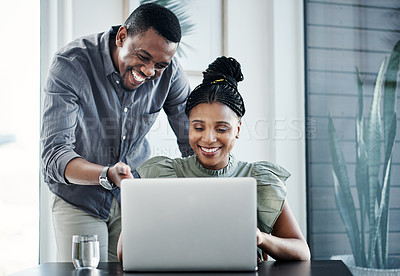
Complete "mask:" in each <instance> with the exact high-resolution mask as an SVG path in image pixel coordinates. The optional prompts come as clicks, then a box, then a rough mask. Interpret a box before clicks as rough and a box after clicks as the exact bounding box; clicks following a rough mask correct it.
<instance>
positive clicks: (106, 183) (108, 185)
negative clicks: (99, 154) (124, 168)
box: [99, 166, 117, 190]
mask: <svg viewBox="0 0 400 276" xmlns="http://www.w3.org/2000/svg"><path fill="white" fill-rule="evenodd" d="M109 168H110V167H109V166H105V167H104V168H103V169H102V170H101V173H100V177H99V183H100V185H101V186H102V187H103V188H104V189H107V190H114V189H115V188H117V185H115V184H114V183H112V182H111V181H110V180H108V177H107V172H108V169H109Z"/></svg>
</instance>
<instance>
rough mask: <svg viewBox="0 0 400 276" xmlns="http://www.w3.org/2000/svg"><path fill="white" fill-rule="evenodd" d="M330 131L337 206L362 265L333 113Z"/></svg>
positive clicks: (346, 173) (329, 126)
mask: <svg viewBox="0 0 400 276" xmlns="http://www.w3.org/2000/svg"><path fill="white" fill-rule="evenodd" d="M328 131H329V149H330V152H331V157H332V164H333V180H334V187H335V201H336V206H337V208H338V210H339V214H340V217H341V219H342V221H343V223H344V225H345V228H346V231H347V234H348V236H349V240H350V245H351V248H352V251H353V255H354V260H355V262H356V264H357V265H361V264H362V263H363V261H362V254H361V252H360V231H359V228H358V222H357V214H356V208H355V206H354V201H353V197H352V195H351V190H350V181H349V176H348V172H347V167H346V161H345V160H344V155H343V152H342V149H341V147H340V145H339V139H338V136H337V133H336V129H335V126H334V123H333V120H332V117H331V115H329V122H328Z"/></svg>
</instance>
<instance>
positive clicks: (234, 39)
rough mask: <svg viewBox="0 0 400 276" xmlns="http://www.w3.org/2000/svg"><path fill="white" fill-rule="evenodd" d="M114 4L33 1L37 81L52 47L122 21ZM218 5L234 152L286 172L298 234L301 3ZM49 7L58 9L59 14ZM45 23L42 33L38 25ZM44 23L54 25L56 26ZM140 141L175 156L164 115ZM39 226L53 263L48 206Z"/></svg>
mask: <svg viewBox="0 0 400 276" xmlns="http://www.w3.org/2000/svg"><path fill="white" fill-rule="evenodd" d="M89 2H90V4H89ZM122 2H123V1H122V0H121V1H112V3H111V1H106V0H103V1H98V0H90V1H89V0H86V1H78V0H67V1H62V0H58V1H54V0H41V3H42V31H43V30H44V29H45V30H46V32H47V33H43V34H42V36H43V37H42V44H43V46H42V83H43V80H44V79H43V77H44V76H45V74H46V73H45V72H46V71H47V69H48V62H49V57H51V56H52V54H53V53H54V51H55V49H56V48H58V47H60V46H61V45H63V44H65V43H66V42H67V41H69V40H70V39H71V38H72V37H77V36H81V35H84V34H86V33H92V32H97V31H102V30H107V29H108V28H109V26H111V25H115V24H120V23H122V22H123V19H122ZM226 2H227V5H228V6H227V13H228V14H227V20H228V21H227V22H228V24H227V25H228V26H227V38H228V41H227V42H228V45H227V48H228V49H227V51H228V53H227V55H228V56H233V57H235V58H236V59H237V60H238V61H239V62H240V63H241V65H242V71H243V74H244V76H245V80H244V81H243V82H241V83H240V84H239V91H240V92H241V93H242V95H243V98H244V100H245V104H246V108H247V112H246V115H245V116H244V118H243V120H244V122H243V126H242V132H241V136H240V139H239V140H238V141H237V145H236V147H235V150H234V153H235V155H236V156H237V157H238V158H239V159H242V160H245V161H257V160H270V161H273V162H277V163H279V164H280V165H282V166H284V167H285V168H287V169H288V170H289V171H290V172H291V173H292V177H291V178H290V179H289V181H288V182H287V187H288V201H289V202H290V205H291V207H292V210H293V212H294V214H295V216H296V218H297V220H298V221H299V224H300V227H301V229H302V230H303V233H304V234H306V195H305V150H304V145H305V141H304V83H303V79H304V77H303V75H304V73H303V71H304V69H303V68H304V67H303V64H304V61H303V56H304V54H303V53H304V52H303V35H302V34H303V28H302V25H303V7H302V1H296V0H268V1H265V0H246V1H243V0H229V1H226ZM50 3H51V4H50ZM54 3H62V5H63V8H61V6H62V5H59V7H58V8H57V7H56V6H57V5H55V4H54ZM111 4H112V5H111ZM65 5H67V6H65ZM90 7H96V9H95V10H94V9H91V8H90ZM57 14H58V15H59V16H58V17H57V16H56V15H57ZM106 14H107V16H104V15H106ZM60 18H61V19H63V18H64V20H60ZM47 20H48V22H46V23H47V24H46V26H47V27H46V28H45V27H44V26H43V21H47ZM60 21H61V22H60ZM118 21H119V22H118ZM50 22H58V26H57V25H56V26H52V24H49V23H50ZM61 42H62V43H61ZM211 61H212V60H210V62H211ZM204 69H205V68H204ZM190 80H191V83H192V87H194V86H195V85H196V84H198V83H199V82H200V81H201V77H199V76H197V77H196V76H192V77H191V78H190ZM148 137H149V140H150V143H151V146H152V149H153V154H155V155H157V154H165V155H170V156H176V155H177V147H176V141H175V139H174V136H173V134H172V131H171V130H170V128H169V127H167V122H166V118H165V116H160V119H159V121H158V122H156V124H155V125H154V127H153V129H152V130H151V131H150V133H149V135H148ZM43 186H44V185H43ZM47 190H48V189H47V187H42V190H41V192H42V197H43V198H42V206H45V205H46V204H47V202H46V201H47V200H48V199H47V196H46V194H47V193H48V191H47ZM46 206H48V204H47V205H46ZM41 222H42V223H41V225H42V227H41V237H42V239H41V262H44V261H50V260H54V257H53V256H54V245H53V243H54V241H53V240H49V233H50V234H51V235H52V233H51V225H50V220H49V212H48V208H47V209H45V207H42V216H41ZM51 235H50V236H51Z"/></svg>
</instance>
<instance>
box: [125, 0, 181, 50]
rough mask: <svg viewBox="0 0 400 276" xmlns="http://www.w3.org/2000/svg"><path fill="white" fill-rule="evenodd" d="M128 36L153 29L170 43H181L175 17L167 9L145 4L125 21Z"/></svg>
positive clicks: (177, 22) (177, 21)
mask: <svg viewBox="0 0 400 276" xmlns="http://www.w3.org/2000/svg"><path fill="white" fill-rule="evenodd" d="M125 27H126V28H127V30H128V35H129V36H133V35H137V34H142V33H144V32H146V31H147V30H148V29H149V28H153V29H154V30H155V31H156V32H157V33H158V34H159V35H161V36H162V37H164V38H165V39H166V40H168V41H170V42H175V43H179V42H180V41H181V37H182V34H181V26H180V24H179V20H178V18H177V17H176V15H175V14H174V13H173V12H172V11H170V10H169V9H167V8H165V7H163V6H160V5H157V4H154V3H147V4H143V5H140V6H139V7H138V8H137V9H135V10H134V11H133V12H132V13H131V15H129V17H128V18H127V19H126V21H125Z"/></svg>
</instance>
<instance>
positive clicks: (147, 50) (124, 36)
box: [115, 27, 178, 90]
mask: <svg viewBox="0 0 400 276" xmlns="http://www.w3.org/2000/svg"><path fill="white" fill-rule="evenodd" d="M115 42H116V46H117V56H116V57H117V58H116V59H117V60H116V61H117V62H116V63H117V67H118V68H117V69H118V70H119V73H120V75H121V79H122V86H123V87H124V88H125V89H127V90H135V89H136V88H138V87H139V86H141V85H142V84H143V83H144V82H145V81H151V80H154V79H156V78H158V77H160V76H161V74H162V72H163V71H164V70H165V68H167V66H168V65H169V64H170V62H171V60H172V57H173V56H174V54H175V52H176V50H177V48H178V43H174V42H169V41H167V40H166V39H165V38H164V37H162V36H161V35H159V34H158V33H157V32H156V31H155V30H154V29H153V28H149V29H148V30H147V31H145V32H144V33H141V34H137V35H134V36H129V35H128V33H127V30H126V28H125V27H121V28H120V29H119V31H118V34H117V37H116V41H115Z"/></svg>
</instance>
